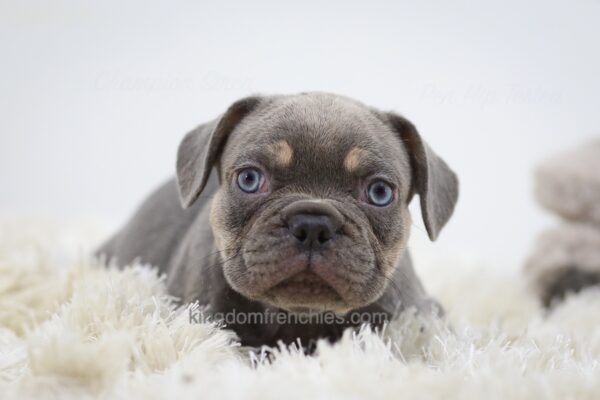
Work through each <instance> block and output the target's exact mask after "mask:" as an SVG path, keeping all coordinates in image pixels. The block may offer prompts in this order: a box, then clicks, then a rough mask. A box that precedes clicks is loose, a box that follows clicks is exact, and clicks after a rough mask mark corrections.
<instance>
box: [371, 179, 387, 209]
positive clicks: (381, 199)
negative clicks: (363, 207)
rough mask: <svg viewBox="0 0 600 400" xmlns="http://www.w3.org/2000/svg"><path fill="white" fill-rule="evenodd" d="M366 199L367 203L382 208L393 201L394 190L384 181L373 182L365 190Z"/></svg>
mask: <svg viewBox="0 0 600 400" xmlns="http://www.w3.org/2000/svg"><path fill="white" fill-rule="evenodd" d="M367 197H368V200H369V203H371V204H373V205H375V206H378V207H384V206H387V205H388V204H390V203H391V202H392V200H394V190H393V189H392V187H391V186H390V185H388V184H387V183H385V182H384V181H375V182H373V183H371V184H370V185H369V187H368V188H367Z"/></svg>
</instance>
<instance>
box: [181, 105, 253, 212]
mask: <svg viewBox="0 0 600 400" xmlns="http://www.w3.org/2000/svg"><path fill="white" fill-rule="evenodd" d="M259 102H260V97H246V98H244V99H241V100H238V101H236V102H235V103H233V104H232V105H231V106H230V107H229V108H228V109H227V111H226V112H225V113H224V114H223V115H221V116H220V117H219V118H217V119H215V120H213V121H211V122H207V123H206V124H203V125H200V126H199V127H197V128H196V129H194V130H193V131H191V132H190V133H188V134H187V135H186V136H185V137H184V138H183V140H182V141H181V144H180V145H179V150H178V152H177V184H178V187H179V196H180V199H181V204H182V206H183V207H184V208H188V207H190V206H191V205H192V204H193V203H194V201H196V199H197V198H198V196H200V193H202V190H203V189H204V186H205V185H206V182H207V181H208V178H209V176H210V172H211V170H212V167H213V166H214V165H215V163H216V162H217V160H218V158H219V157H220V155H221V152H222V151H223V147H224V146H225V142H226V141H227V137H228V136H229V134H230V133H231V132H232V131H233V129H234V128H235V127H236V126H237V124H238V123H239V122H240V121H241V120H242V119H243V118H244V117H245V116H246V115H248V113H250V112H251V111H252V110H253V109H254V108H255V107H256V105H257V104H258V103H259Z"/></svg>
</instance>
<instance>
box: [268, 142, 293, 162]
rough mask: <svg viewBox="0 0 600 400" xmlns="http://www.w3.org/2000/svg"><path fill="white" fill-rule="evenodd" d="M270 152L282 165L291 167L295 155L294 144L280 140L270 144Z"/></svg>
mask: <svg viewBox="0 0 600 400" xmlns="http://www.w3.org/2000/svg"><path fill="white" fill-rule="evenodd" d="M269 150H270V152H271V154H273V159H274V160H275V162H276V163H277V165H279V166H280V167H289V166H290V164H291V163H292V158H293V157H294V150H293V149H292V146H290V144H289V143H288V142H286V141H285V140H280V141H278V142H275V143H273V144H272V145H271V146H270V149H269Z"/></svg>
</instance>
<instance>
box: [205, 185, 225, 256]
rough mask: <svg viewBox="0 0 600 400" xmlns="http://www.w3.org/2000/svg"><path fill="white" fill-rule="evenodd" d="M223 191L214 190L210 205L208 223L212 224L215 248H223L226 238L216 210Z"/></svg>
mask: <svg viewBox="0 0 600 400" xmlns="http://www.w3.org/2000/svg"><path fill="white" fill-rule="evenodd" d="M222 197H223V192H222V191H221V189H219V190H217V191H216V192H215V195H214V197H213V200H212V203H211V205H210V216H209V220H210V225H211V226H212V231H213V235H214V237H215V245H216V246H217V250H223V249H224V248H226V246H227V238H226V237H225V229H224V227H223V224H222V223H221V218H220V217H219V212H218V210H217V207H218V204H220V203H221V198H222Z"/></svg>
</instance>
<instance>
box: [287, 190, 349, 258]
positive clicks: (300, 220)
mask: <svg viewBox="0 0 600 400" xmlns="http://www.w3.org/2000/svg"><path fill="white" fill-rule="evenodd" d="M281 219H282V221H283V222H284V223H285V224H287V227H288V229H289V231H290V233H291V235H292V236H293V237H294V238H296V239H297V240H298V242H299V243H300V244H301V246H303V247H304V248H305V249H306V250H316V249H318V248H319V247H321V246H322V245H324V244H325V243H327V242H328V241H330V240H331V239H333V238H334V236H335V235H336V234H337V233H338V231H339V229H340V227H341V226H342V223H343V216H342V215H341V214H340V212H339V211H338V210H336V209H335V207H333V206H332V205H330V204H328V203H326V202H325V201H323V200H300V201H296V202H294V203H292V204H290V205H288V206H287V207H285V208H284V209H283V210H282V211H281Z"/></svg>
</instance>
